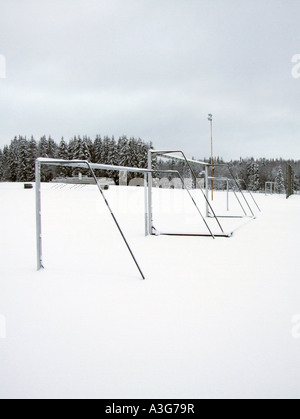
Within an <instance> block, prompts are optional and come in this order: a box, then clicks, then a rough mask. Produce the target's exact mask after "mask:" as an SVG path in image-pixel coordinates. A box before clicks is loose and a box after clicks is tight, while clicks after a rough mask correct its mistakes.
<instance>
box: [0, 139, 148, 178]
mask: <svg viewBox="0 0 300 419" xmlns="http://www.w3.org/2000/svg"><path fill="white" fill-rule="evenodd" d="M150 147H152V144H151V143H147V142H145V141H143V140H141V139H140V138H134V137H131V138H127V136H125V135H124V136H122V137H119V139H118V140H116V139H115V138H114V137H108V136H105V137H103V138H102V137H101V136H100V135H97V136H96V138H95V139H94V140H91V138H90V137H87V136H84V137H81V136H75V137H73V138H72V139H71V140H70V141H68V142H67V141H65V140H64V138H62V139H61V141H60V142H59V143H56V142H55V140H54V139H53V138H51V137H48V138H47V137H46V136H43V137H42V138H40V140H39V141H36V140H35V138H34V137H31V138H30V139H27V138H26V137H23V136H19V137H15V138H14V139H13V140H12V141H11V143H10V145H6V146H4V147H3V149H0V181H2V182H31V181H34V179H35V160H36V158H38V157H47V158H58V159H64V160H88V161H89V162H91V163H102V164H108V165H119V166H127V167H140V168H146V167H147V155H148V150H149V148H150ZM79 171H80V172H82V174H87V173H88V170H85V169H75V170H74V169H72V168H66V167H53V166H48V167H47V166H46V167H43V169H42V180H43V181H46V182H49V181H51V180H53V179H54V178H56V177H66V176H74V175H77V174H78V172H79ZM96 175H97V176H99V177H101V176H103V177H113V178H114V179H115V181H116V183H117V182H118V174H117V173H116V172H112V171H111V172H108V171H101V170H97V171H96ZM134 176H137V174H130V173H129V174H128V180H130V179H131V178H132V177H134Z"/></svg>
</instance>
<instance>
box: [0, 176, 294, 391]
mask: <svg viewBox="0 0 300 419" xmlns="http://www.w3.org/2000/svg"><path fill="white" fill-rule="evenodd" d="M182 193H183V191H176V190H175V191H163V190H157V191H155V194H154V195H155V196H154V198H155V202H154V208H155V219H156V223H157V224H158V225H157V228H158V229H160V230H161V231H162V229H164V228H165V227H167V228H168V230H170V229H173V230H175V231H176V230H177V228H180V229H181V230H185V229H189V230H191V231H195V230H196V231H198V230H199V231H205V229H204V228H203V225H202V224H201V223H200V227H198V224H199V221H198V219H197V220H196V219H195V218H194V213H193V212H192V211H194V209H193V210H192V209H190V208H189V207H187V206H186V204H185V203H184V198H183V196H182ZM107 197H108V199H109V201H110V203H111V205H112V207H113V209H114V210H115V211H116V215H117V218H118V220H119V222H120V224H121V226H122V227H123V228H124V231H125V234H126V236H127V238H128V240H129V242H130V244H131V246H132V248H133V250H134V252H135V255H136V257H137V259H138V261H139V263H140V265H141V267H142V269H143V271H144V272H145V274H146V277H147V280H146V281H141V280H140V276H139V273H138V271H137V270H136V267H135V265H134V263H133V262H132V260H131V259H130V256H129V254H128V251H127V249H126V247H125V246H124V243H123V242H122V240H121V239H120V236H119V233H118V231H117V230H116V228H115V225H114V224H113V221H112V218H111V216H110V214H109V213H108V211H107V208H106V207H105V205H104V203H103V201H102V200H101V197H100V195H99V192H98V191H97V189H96V188H95V187H94V186H87V187H85V188H82V189H71V188H70V186H68V187H65V188H62V189H59V188H55V187H54V185H49V184H47V185H43V251H44V264H45V270H43V271H40V272H37V271H36V254H35V249H36V245H35V192H34V190H24V189H23V185H22V184H9V183H6V184H0V198H1V205H0V220H1V221H0V222H1V224H0V249H1V264H0V360H1V363H0V398H17V397H18V398H19V397H20V398H56V397H58V398H65V397H71V398H77V397H80V398H94V397H96V398H252V397H253V398H265V397H267V398H299V397H300V369H299V365H300V364H299V362H300V333H299V332H300V325H299V324H297V321H298V323H300V317H299V316H298V317H297V315H299V314H300V263H299V259H298V258H299V245H300V238H299V231H300V216H299V215H300V196H293V197H291V198H290V199H289V200H286V199H285V197H284V196H268V197H265V196H264V195H256V197H257V200H258V202H259V204H260V206H261V207H262V213H261V214H259V216H258V218H257V219H256V220H253V221H251V222H249V223H247V224H245V225H244V226H243V228H240V229H238V230H237V231H236V232H235V234H234V236H233V237H232V238H230V239H226V238H217V239H216V240H212V239H211V238H205V237H169V236H159V237H154V236H152V237H144V208H143V189H142V188H133V187H132V188H126V187H124V188H122V187H120V188H117V187H113V188H110V190H109V191H107ZM215 199H216V203H217V205H218V206H219V208H217V210H218V212H223V213H226V204H225V194H222V193H219V194H216V198H215ZM166 200H167V203H166ZM218 202H219V203H218ZM187 205H188V204H187ZM233 205H234V204H233ZM233 210H235V208H233ZM183 213H184V214H185V216H183ZM167 214H169V215H167ZM180 220H181V221H182V224H181V221H180ZM211 221H212V220H211ZM168 223H169V224H168ZM184 223H185V224H184ZM196 223H198V224H197V225H196ZM225 223H231V224H230V225H229V224H226V229H227V228H228V229H230V230H235V228H236V227H238V226H239V225H240V224H241V223H244V221H243V220H241V219H235V220H231V221H230V222H229V221H228V220H227V221H225ZM167 224H168V225H167ZM233 224H234V225H233ZM197 229H198V230H197ZM293 321H294V323H293Z"/></svg>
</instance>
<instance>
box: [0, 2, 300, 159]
mask: <svg viewBox="0 0 300 419" xmlns="http://www.w3.org/2000/svg"><path fill="white" fill-rule="evenodd" d="M299 17H300V1H299V0H43V1H41V0H0V54H2V55H3V56H4V57H5V58H6V78H5V79H0V113H1V122H0V146H3V145H4V144H7V143H9V142H10V140H11V139H12V138H13V137H14V136H15V135H27V136H31V135H34V136H35V137H36V138H37V139H39V137H40V136H42V135H44V134H45V135H50V134H51V135H52V137H53V138H54V139H55V140H57V141H59V140H60V138H61V137H62V136H64V137H65V138H66V139H67V140H69V139H70V138H71V137H72V136H73V135H79V134H80V135H90V136H91V137H95V135H96V134H101V135H115V136H116V137H118V136H119V135H122V134H126V135H128V136H136V137H141V138H142V139H144V140H146V141H153V143H154V145H155V146H156V147H157V148H181V149H184V150H185V151H186V152H187V154H188V155H189V156H192V155H193V156H195V157H197V158H203V157H204V156H209V154H210V143H209V140H210V138H209V123H208V120H207V114H208V113H212V114H213V115H214V143H215V144H214V148H215V154H216V155H220V156H223V157H224V158H225V159H231V158H238V157H240V156H242V157H247V156H254V157H284V158H290V157H291V158H295V159H300V146H299V140H300V118H299V110H300V100H299V99H300V94H299V93H300V78H298V79H296V78H293V77H292V68H293V66H294V65H295V64H292V57H293V56H294V55H295V54H300V23H299V22H300V20H299ZM0 70H1V69H0ZM0 73H1V71H0ZM299 73H300V71H299Z"/></svg>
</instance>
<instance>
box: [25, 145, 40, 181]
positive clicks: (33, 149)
mask: <svg viewBox="0 0 300 419" xmlns="http://www.w3.org/2000/svg"><path fill="white" fill-rule="evenodd" d="M27 147H28V152H27V169H26V178H27V180H28V182H32V181H33V180H34V179H35V160H36V158H37V153H38V151H37V143H36V141H35V139H34V138H33V137H31V139H30V140H29V141H28V143H27Z"/></svg>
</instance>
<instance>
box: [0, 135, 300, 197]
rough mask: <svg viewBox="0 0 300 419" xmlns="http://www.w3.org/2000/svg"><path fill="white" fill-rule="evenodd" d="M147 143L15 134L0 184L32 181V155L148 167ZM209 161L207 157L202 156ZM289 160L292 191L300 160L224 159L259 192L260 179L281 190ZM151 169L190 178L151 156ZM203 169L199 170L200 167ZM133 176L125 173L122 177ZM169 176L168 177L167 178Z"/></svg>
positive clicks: (299, 178)
mask: <svg viewBox="0 0 300 419" xmlns="http://www.w3.org/2000/svg"><path fill="white" fill-rule="evenodd" d="M149 148H152V143H148V142H145V141H143V140H141V139H140V138H134V137H130V138H127V136H125V135H124V136H122V137H119V138H118V140H116V139H115V138H114V137H113V136H112V137H108V136H105V137H103V138H102V137H101V136H100V135H97V136H96V137H95V139H93V140H92V139H91V138H90V137H88V136H83V137H81V136H74V137H73V138H71V140H70V141H68V142H67V141H66V140H65V139H64V138H62V139H61V140H60V142H59V143H57V142H56V141H55V140H54V139H53V138H51V136H50V137H48V138H47V137H46V136H43V137H42V138H40V139H39V141H36V140H35V138H34V137H31V138H30V139H27V138H26V137H23V136H19V137H15V138H14V139H13V140H12V141H11V143H10V144H9V145H6V146H4V147H3V149H0V181H2V182H31V181H34V179H35V160H36V158H37V157H48V158H58V159H64V160H88V161H89V162H91V163H102V164H108V165H118V166H127V167H140V168H146V167H147V165H148V162H147V155H148V150H149ZM204 161H205V162H210V160H209V159H204ZM214 164H215V166H214V176H216V177H230V172H229V170H228V166H227V165H224V161H223V159H222V158H220V157H217V158H216V159H215V160H214ZM287 164H290V165H291V166H292V167H293V169H294V172H295V189H296V190H300V160H283V159H265V158H260V159H254V158H249V159H242V158H240V159H239V160H232V161H231V162H230V163H229V167H230V168H231V171H232V173H233V174H234V176H235V177H236V178H237V179H238V180H239V183H240V187H241V188H243V189H250V190H252V191H259V190H264V189H265V183H266V182H275V183H276V187H277V190H278V192H283V191H284V190H285V186H286V165H287ZM153 168H154V169H155V168H158V169H161V170H176V171H178V172H179V173H180V174H181V175H182V177H183V178H188V177H190V176H191V174H190V172H189V169H188V167H187V166H186V165H185V163H184V162H182V161H178V160H176V159H172V158H168V159H163V158H159V159H158V160H156V159H154V161H153ZM193 168H194V170H195V173H196V175H197V177H200V178H201V177H204V172H203V170H202V169H201V168H199V165H194V167H193ZM203 169H204V168H203ZM79 171H80V172H82V173H83V174H87V173H88V170H87V169H86V170H85V169H72V168H66V167H53V166H49V167H47V166H46V167H43V169H42V180H43V181H46V182H47V181H48V182H49V181H51V180H53V179H54V178H56V177H67V176H74V175H78V172H79ZM96 175H97V176H98V177H110V178H113V179H114V180H115V182H116V184H118V180H119V174H118V173H117V172H114V171H101V170H97V171H96ZM136 176H139V174H132V173H128V181H130V180H131V179H132V178H133V177H136ZM174 176H175V175H171V176H169V178H170V180H171V179H172V177H174ZM156 177H165V174H163V173H161V174H160V175H159V174H157V176H156ZM214 187H215V188H216V189H224V188H225V187H226V183H225V182H222V181H221V182H219V181H218V182H217V181H216V182H215V184H214Z"/></svg>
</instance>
